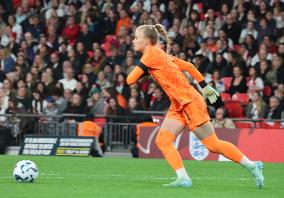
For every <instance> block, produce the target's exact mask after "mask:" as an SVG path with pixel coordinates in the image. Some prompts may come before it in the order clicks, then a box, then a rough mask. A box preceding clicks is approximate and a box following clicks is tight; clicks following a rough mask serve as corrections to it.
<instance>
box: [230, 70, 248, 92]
mask: <svg viewBox="0 0 284 198" xmlns="http://www.w3.org/2000/svg"><path fill="white" fill-rule="evenodd" d="M229 92H230V94H231V95H233V94H235V93H246V92H247V82H246V78H245V77H244V76H243V74H242V69H241V68H240V67H239V66H236V67H234V69H233V79H232V83H231V86H230V88H229Z"/></svg>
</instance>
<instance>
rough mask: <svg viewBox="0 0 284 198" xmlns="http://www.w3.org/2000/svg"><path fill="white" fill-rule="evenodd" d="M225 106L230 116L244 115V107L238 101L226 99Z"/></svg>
mask: <svg viewBox="0 0 284 198" xmlns="http://www.w3.org/2000/svg"><path fill="white" fill-rule="evenodd" d="M225 108H226V109H227V111H228V114H229V116H230V117H231V118H243V117H244V109H243V107H242V105H241V102H239V101H228V102H226V103H225Z"/></svg>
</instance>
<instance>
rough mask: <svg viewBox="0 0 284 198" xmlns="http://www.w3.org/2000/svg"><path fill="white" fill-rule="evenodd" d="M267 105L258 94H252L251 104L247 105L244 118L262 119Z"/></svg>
mask: <svg viewBox="0 0 284 198" xmlns="http://www.w3.org/2000/svg"><path fill="white" fill-rule="evenodd" d="M266 110H267V105H266V104H265V102H264V101H263V99H262V98H261V95H260V93H258V92H255V93H253V94H252V97H251V102H250V103H249V104H248V106H247V109H246V117H248V118H251V119H259V118H264V114H265V111H266Z"/></svg>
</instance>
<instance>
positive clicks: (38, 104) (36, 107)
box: [32, 90, 47, 114]
mask: <svg viewBox="0 0 284 198" xmlns="http://www.w3.org/2000/svg"><path fill="white" fill-rule="evenodd" d="M46 106H47V102H46V101H45V100H43V98H42V95H41V94H40V92H39V91H38V90H34V91H33V101H32V112H33V113H36V114H41V113H42V112H43V110H44V109H45V108H46Z"/></svg>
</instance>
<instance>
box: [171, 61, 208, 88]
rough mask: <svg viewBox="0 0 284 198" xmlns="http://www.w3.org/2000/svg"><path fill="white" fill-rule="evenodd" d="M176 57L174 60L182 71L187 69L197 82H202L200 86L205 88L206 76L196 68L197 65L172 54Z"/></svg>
mask: <svg viewBox="0 0 284 198" xmlns="http://www.w3.org/2000/svg"><path fill="white" fill-rule="evenodd" d="M172 57H173V58H174V62H175V63H176V64H177V66H178V67H179V68H180V69H181V70H182V71H187V72H188V73H189V74H190V75H191V76H192V77H193V78H194V79H195V80H197V82H198V83H199V84H200V86H201V87H202V88H203V87H205V86H206V83H205V81H204V77H203V76H202V74H201V73H200V72H199V71H198V70H197V69H196V67H195V66H194V65H193V64H192V63H190V62H187V61H184V60H182V59H180V58H177V57H175V56H172Z"/></svg>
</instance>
